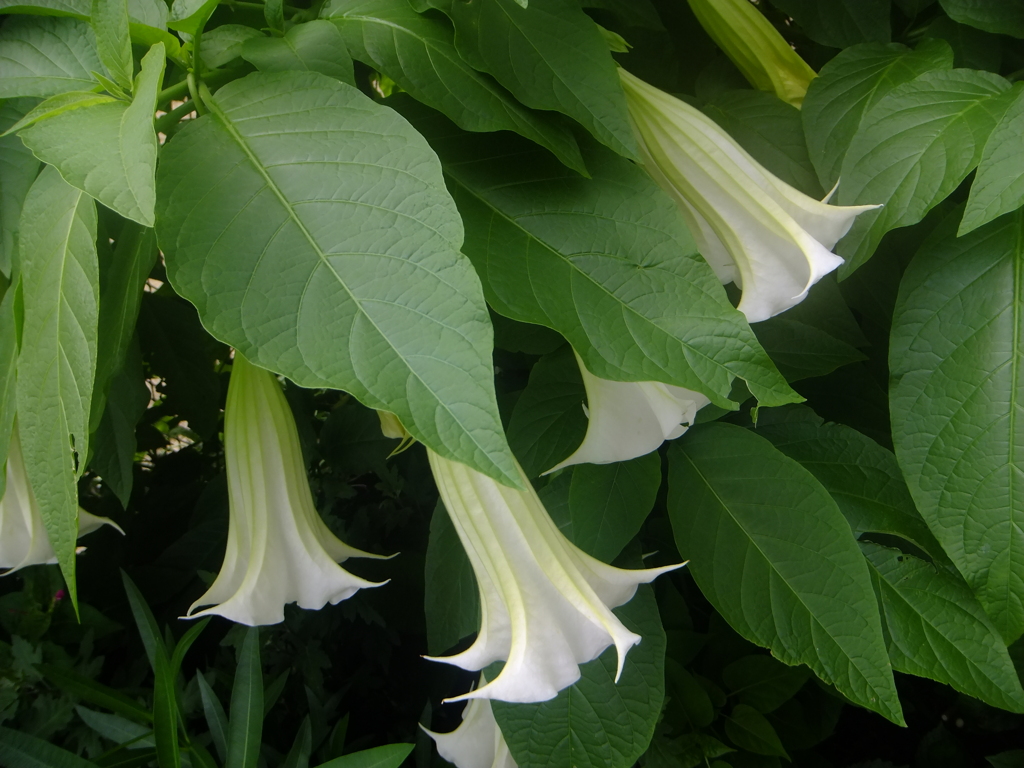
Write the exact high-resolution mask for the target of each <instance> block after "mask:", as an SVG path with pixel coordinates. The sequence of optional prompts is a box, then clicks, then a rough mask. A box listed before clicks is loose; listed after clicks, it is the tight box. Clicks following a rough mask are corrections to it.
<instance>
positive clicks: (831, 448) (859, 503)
mask: <svg viewBox="0 0 1024 768" xmlns="http://www.w3.org/2000/svg"><path fill="white" fill-rule="evenodd" d="M757 434H759V435H760V436H761V437H763V438H765V439H767V440H769V441H771V443H772V445H774V446H775V447H776V448H778V449H779V450H780V451H782V452H783V453H784V454H786V455H787V456H789V458H791V459H793V460H795V461H798V462H800V464H801V465H802V466H803V467H804V469H807V470H809V471H810V472H811V474H813V475H814V476H815V477H816V478H817V480H818V482H819V483H821V484H822V485H823V486H824V487H825V490H827V491H828V492H829V494H830V495H831V496H832V498H833V499H834V500H835V502H836V503H837V504H838V505H839V509H840V511H842V513H843V515H845V516H846V521H847V522H848V523H849V524H850V527H851V528H852V529H853V534H854V536H860V535H861V534H862V533H868V532H870V533H884V534H887V535H890V536H900V537H902V538H904V539H906V540H907V541H909V542H911V543H912V544H915V545H916V546H918V547H919V548H920V549H922V550H923V551H924V552H926V553H927V554H928V555H929V556H930V557H931V558H933V559H934V560H935V561H937V562H939V563H945V562H948V560H947V557H946V554H945V552H943V550H942V547H941V546H939V542H938V541H936V540H935V536H933V535H932V532H931V531H930V530H928V526H927V524H926V523H925V522H924V520H923V519H922V517H921V514H920V513H919V512H918V511H917V507H915V506H914V500H913V499H912V498H911V496H910V491H909V490H907V484H906V481H904V479H903V475H902V473H901V472H900V468H899V465H898V464H897V463H896V457H895V456H894V455H893V454H892V452H890V451H888V450H886V449H885V448H883V447H882V446H880V445H879V444H878V443H876V442H875V441H874V440H872V439H871V438H870V437H867V436H866V435H863V434H861V433H860V432H858V431H857V430H855V429H851V428H850V427H847V426H844V425H843V424H832V423H828V424H824V423H822V421H821V419H817V418H816V419H814V420H813V421H804V422H788V423H784V424H770V425H767V426H763V427H758V429H757Z"/></svg>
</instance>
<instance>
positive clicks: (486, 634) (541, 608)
mask: <svg viewBox="0 0 1024 768" xmlns="http://www.w3.org/2000/svg"><path fill="white" fill-rule="evenodd" d="M427 456H428V457H429V459H430V468H431V470H432V471H433V473H434V480H435V482H436V483H437V488H438V491H440V493H441V499H442V500H443V501H444V504H445V507H446V509H447V510H448V514H449V516H450V517H451V519H452V523H453V524H454V526H455V530H456V531H457V533H458V535H459V539H460V540H461V541H462V546H463V547H464V548H465V550H466V554H467V555H468V556H469V561H470V563H471V565H472V567H473V573H474V574H475V575H476V580H477V586H478V589H479V593H480V614H481V627H480V633H479V634H478V635H477V638H476V641H475V642H474V643H473V644H472V645H471V646H470V647H469V648H468V649H467V650H465V651H463V652H462V653H459V654H456V655H454V656H445V657H439V658H435V659H434V660H435V661H444V662H447V663H449V664H455V665H456V666H459V667H462V668H463V669H470V670H477V669H483V668H484V667H486V666H487V665H488V664H490V663H492V662H494V661H500V660H504V661H505V666H504V668H503V669H502V671H501V673H500V674H499V675H498V676H497V677H495V678H494V680H492V681H491V682H489V683H487V684H486V685H483V686H481V687H479V688H477V689H476V690H474V691H471V692H470V693H467V694H464V695H462V696H457V697H455V698H453V699H450V701H460V700H462V699H473V698H489V699H500V700H502V701H511V702H539V701H547V700H548V699H551V698H553V697H554V696H555V695H557V694H558V692H559V691H560V690H562V689H563V688H565V687H567V686H569V685H572V684H573V683H574V682H576V681H577V680H578V679H579V677H580V670H579V665H580V664H583V663H585V662H588V661H591V660H592V659H595V658H597V657H598V656H599V655H600V654H601V652H602V651H603V650H604V649H605V648H607V647H608V646H609V645H614V646H615V649H616V652H617V654H618V671H617V672H616V676H615V679H616V681H618V678H619V675H620V674H621V673H622V665H623V662H624V661H625V658H626V653H627V651H629V649H630V648H631V647H633V646H634V645H635V644H637V643H638V642H640V636H639V635H637V634H635V633H633V632H631V631H630V630H629V629H627V628H626V627H625V626H624V625H623V624H622V622H621V621H619V619H618V617H617V616H616V615H615V614H614V613H612V610H611V609H612V608H615V607H616V606H619V605H622V604H624V603H626V602H628V601H629V600H630V599H631V598H632V597H633V595H634V594H635V593H636V589H637V586H639V585H640V584H645V583H648V582H650V581H653V580H654V578H655V577H657V576H659V575H660V574H662V573H665V572H666V571H671V570H673V569H675V568H679V567H681V566H680V565H670V566H667V567H664V568H650V569H646V570H635V571H634V570H624V569H621V568H614V567H612V566H610V565H606V564H605V563H602V562H601V561H600V560H597V559H595V558H593V557H591V556H590V555H588V554H586V553H585V552H583V551H582V550H580V549H578V548H577V547H575V546H574V545H573V544H572V543H570V542H569V540H568V539H566V538H565V536H564V535H562V532H561V531H559V530H558V528H557V527H556V526H555V524H554V523H553V522H552V520H551V518H550V517H549V516H548V513H547V510H546V509H544V505H543V504H542V503H541V501H540V499H539V498H538V496H537V493H536V491H534V490H533V486H532V485H530V482H529V480H528V479H527V477H526V475H525V474H524V473H523V471H522V469H521V468H520V469H519V475H520V478H521V479H522V483H523V487H524V488H525V490H516V489H514V488H509V487H508V486H505V485H502V484H501V483H499V482H497V481H496V480H494V479H492V478H490V477H487V476H486V475H484V474H482V473H480V472H477V471H475V470H473V469H470V468H469V467H467V466H466V465H464V464H459V463H457V462H454V461H450V460H449V459H445V458H443V457H441V456H438V455H437V454H436V453H434V452H433V451H430V450H428V451H427Z"/></svg>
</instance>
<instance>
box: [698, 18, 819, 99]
mask: <svg viewBox="0 0 1024 768" xmlns="http://www.w3.org/2000/svg"><path fill="white" fill-rule="evenodd" d="M690 8H691V9H692V10H693V15H694V16H696V17H697V21H699V22H700V25H701V26H702V27H704V31H705V32H707V33H708V35H710V36H711V39H712V40H714V41H715V42H716V43H718V47H719V48H721V49H722V51H723V52H724V53H725V55H726V56H728V57H729V58H730V59H731V60H732V63H733V64H735V65H736V68H737V69H739V71H740V72H742V73H743V76H744V77H745V78H747V80H748V81H750V84H751V85H752V86H754V87H755V88H757V89H759V90H762V91H769V92H771V93H774V94H775V95H776V96H778V97H779V98H780V99H782V100H783V101H787V102H789V103H790V104H792V105H793V106H794V107H799V106H800V105H801V104H803V101H804V96H805V95H806V94H807V86H808V85H809V84H810V82H811V80H813V79H814V78H815V77H817V74H815V72H814V70H813V69H811V68H810V66H809V65H808V64H807V62H806V61H804V60H803V59H802V58H800V55H799V54H798V53H797V52H796V51H794V50H793V49H792V47H790V45H789V43H787V42H786V39H785V38H784V37H783V36H782V35H780V34H779V31H778V30H777V29H775V27H773V26H772V24H771V22H770V21H768V19H766V18H765V17H764V16H763V15H762V14H761V12H760V11H759V10H757V8H756V7H755V6H754V5H753V3H751V2H750V0H690Z"/></svg>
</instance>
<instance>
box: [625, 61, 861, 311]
mask: <svg viewBox="0 0 1024 768" xmlns="http://www.w3.org/2000/svg"><path fill="white" fill-rule="evenodd" d="M619 75H620V76H621V79H622V84H623V87H624V89H625V92H626V100H627V103H628V105H629V113H630V116H631V118H632V120H633V125H634V128H635V130H636V133H637V138H638V140H639V143H640V149H641V154H642V156H643V158H644V164H645V166H646V168H647V171H648V173H650V174H651V176H652V177H653V178H654V180H655V181H656V182H658V184H659V185H661V186H662V187H663V188H664V189H665V190H666V191H667V192H668V193H669V194H670V195H672V197H673V198H674V199H675V200H676V202H677V203H678V204H679V207H680V209H681V210H682V212H683V216H684V218H685V219H686V221H687V223H688V224H689V226H690V232H691V234H692V235H693V237H694V240H696V242H697V246H698V248H699V249H700V252H701V254H702V255H703V256H704V258H705V259H706V260H707V261H708V263H709V264H710V265H711V267H712V269H714V270H715V273H716V274H717V275H718V278H719V279H720V280H721V281H722V282H723V283H729V282H734V283H736V285H737V286H739V287H740V288H741V289H742V290H743V298H742V299H741V301H740V304H739V310H740V311H741V312H742V313H743V314H744V315H746V318H747V320H748V321H749V322H751V323H756V322H759V321H761V320H767V319H768V318H769V317H772V316H774V315H777V314H779V313H780V312H784V311H785V310H787V309H789V308H790V307H792V306H795V305H796V304H799V303H800V302H801V301H803V299H804V297H806V296H807V292H808V290H809V289H810V287H811V286H812V285H814V284H815V283H816V282H818V280H820V279H821V278H822V277H824V276H825V275H827V274H828V273H829V272H831V271H832V270H834V269H836V268H837V267H839V265H840V264H842V263H843V259H842V258H840V257H839V256H836V255H835V254H834V253H832V252H831V251H832V248H833V247H835V244H836V243H837V242H838V241H839V239H840V238H841V237H842V236H843V235H845V234H846V233H847V232H848V231H849V230H850V227H851V226H853V220H854V219H855V218H856V217H857V216H858V215H859V214H861V213H863V212H864V211H869V210H872V209H874V208H878V207H879V206H876V205H859V206H836V205H829V204H828V203H827V202H824V201H818V200H815V199H814V198H812V197H808V196H807V195H805V194H803V193H802V192H800V191H799V190H796V189H794V188H793V187H791V186H789V185H788V184H786V183H785V182H784V181H782V180H781V179H779V178H777V177H775V176H774V175H772V174H771V173H769V172H768V171H767V170H765V169H764V168H763V167H762V166H761V165H760V164H759V163H758V162H757V161H756V160H754V158H753V157H751V156H750V155H749V154H748V153H747V152H746V150H744V149H743V148H742V147H741V146H740V145H739V144H737V143H736V142H735V141H734V140H733V139H732V137H730V136H729V134H728V133H726V132H725V131H724V130H722V129H721V128H720V127H719V126H718V124H717V123H715V122H714V121H713V120H711V119H710V118H708V117H707V116H705V115H704V114H703V113H702V112H700V110H697V109H695V108H694V107H691V106H690V105H689V104H687V103H686V102H684V101H681V100H679V99H677V98H675V97H674V96H670V95H669V94H667V93H665V92H663V91H660V90H658V89H657V88H655V87H654V86H651V85H648V84H647V83H645V82H644V81H643V80H640V79H639V78H637V77H634V76H633V75H631V74H630V73H629V72H626V71H625V70H624V69H620V70H619ZM833 191H834V190H833ZM830 194H831V193H830ZM825 200H826V201H827V200H828V197H826V198H825Z"/></svg>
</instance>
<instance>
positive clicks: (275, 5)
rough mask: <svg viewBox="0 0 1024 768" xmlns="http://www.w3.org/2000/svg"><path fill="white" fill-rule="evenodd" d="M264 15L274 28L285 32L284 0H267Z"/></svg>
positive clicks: (269, 25) (268, 23) (269, 24)
mask: <svg viewBox="0 0 1024 768" xmlns="http://www.w3.org/2000/svg"><path fill="white" fill-rule="evenodd" d="M263 17H264V18H265V19H266V20H267V26H268V27H270V28H271V29H272V30H274V31H276V32H284V0H265V2H264V3H263Z"/></svg>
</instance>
